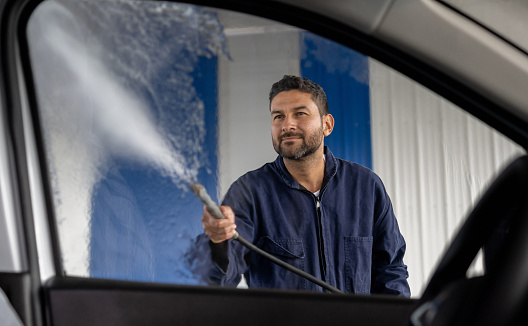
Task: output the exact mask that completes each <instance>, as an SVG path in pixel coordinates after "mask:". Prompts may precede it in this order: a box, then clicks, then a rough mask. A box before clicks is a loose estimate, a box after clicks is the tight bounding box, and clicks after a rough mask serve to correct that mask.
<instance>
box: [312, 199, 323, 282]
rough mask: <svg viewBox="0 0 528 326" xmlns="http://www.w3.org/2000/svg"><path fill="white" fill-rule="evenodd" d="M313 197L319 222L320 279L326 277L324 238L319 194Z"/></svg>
mask: <svg viewBox="0 0 528 326" xmlns="http://www.w3.org/2000/svg"><path fill="white" fill-rule="evenodd" d="M314 197H315V207H316V209H317V221H318V223H319V232H318V233H319V261H320V265H321V266H320V267H321V275H322V276H323V277H322V279H323V280H325V279H326V257H325V254H324V249H325V247H324V238H323V221H322V219H321V194H319V196H314Z"/></svg>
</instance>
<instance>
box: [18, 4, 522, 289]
mask: <svg viewBox="0 0 528 326" xmlns="http://www.w3.org/2000/svg"><path fill="white" fill-rule="evenodd" d="M27 36H28V41H29V47H30V54H31V64H32V69H33V73H34V82H35V89H36V92H37V100H38V111H39V118H40V123H41V126H42V130H43V135H42V136H43V140H44V145H45V153H46V158H45V159H46V160H47V166H48V168H49V176H50V178H51V180H50V181H51V182H50V184H51V188H52V189H51V191H52V194H53V205H54V211H55V215H56V221H57V224H58V230H59V240H60V247H61V248H60V249H61V254H62V261H63V265H64V269H65V272H66V274H67V275H73V276H83V277H96V278H111V279H127V280H138V281H151V282H168V283H180V284H202V283H201V281H200V277H199V276H197V275H195V274H193V273H192V272H191V270H192V266H190V265H189V264H190V263H189V260H188V259H187V254H188V252H189V250H190V249H191V247H192V246H193V240H194V239H195V238H196V236H197V235H198V234H200V233H202V232H203V231H202V225H201V221H200V217H201V215H202V204H201V202H200V201H199V200H198V199H197V198H196V197H195V196H194V195H193V193H192V192H191V191H190V190H189V183H191V182H199V183H201V184H202V185H203V186H204V187H205V188H206V189H207V192H208V193H209V195H210V196H211V197H212V198H213V200H215V201H220V200H221V199H222V198H223V196H224V194H225V192H226V191H227V189H228V188H229V186H230V184H231V183H232V182H233V181H235V180H236V179H237V178H238V177H239V176H241V175H243V174H244V173H246V172H247V171H250V170H254V169H256V168H259V167H260V166H262V165H263V164H265V163H266V162H271V161H273V160H275V158H276V155H277V154H276V153H275V151H274V150H273V147H272V144H271V136H270V121H271V119H270V113H269V100H268V93H269V90H270V87H271V85H272V83H274V82H276V81H278V80H279V79H280V78H282V76H283V75H286V74H292V75H301V76H304V77H307V78H310V79H311V80H313V81H315V82H317V83H319V84H320V85H321V86H322V87H323V88H324V89H325V91H326V94H327V97H328V102H329V107H330V112H331V113H332V115H333V116H334V117H335V119H336V126H335V129H334V131H333V133H332V135H331V136H329V137H328V138H327V139H325V145H328V146H329V148H330V149H331V150H332V152H333V153H334V155H335V156H337V157H340V158H343V159H346V160H350V161H354V162H357V163H360V164H362V165H364V166H366V167H368V168H370V169H372V170H374V172H376V173H377V174H378V175H379V176H380V177H381V179H382V180H383V182H384V184H385V187H386V188H387V192H388V193H389V195H390V197H391V199H392V202H393V207H394V211H395V214H396V217H397V219H398V223H399V225H400V229H401V232H402V234H403V235H404V237H405V239H406V241H407V253H406V256H405V263H406V264H407V265H408V271H409V275H410V277H409V283H410V285H411V291H412V294H413V296H418V295H419V294H420V293H421V291H422V290H423V286H424V284H425V282H426V281H427V280H428V278H429V277H430V273H431V271H432V270H433V268H434V267H435V264H436V262H437V259H438V258H439V257H440V255H441V253H442V251H443V250H444V248H445V245H446V244H447V243H448V241H449V240H450V238H451V237H452V235H453V233H454V232H455V231H456V229H457V227H458V226H459V225H460V222H461V221H462V220H463V218H464V217H465V215H466V214H467V212H468V210H469V209H470V207H471V206H472V205H473V203H474V200H475V199H476V198H478V195H479V194H480V193H481V191H482V190H483V189H485V188H486V185H487V184H488V183H489V182H490V181H491V180H492V178H493V176H495V175H496V173H497V172H498V171H499V170H500V168H501V167H502V166H503V165H504V164H505V162H508V161H509V160H511V159H512V157H513V156H515V155H516V154H517V153H519V152H520V149H519V148H518V147H517V146H516V145H514V144H513V143H512V142H510V141H509V140H507V139H506V138H504V137H503V136H501V135H500V134H498V133H496V132H494V131H493V130H492V129H490V128H488V127H486V126H485V125H483V124H482V123H481V122H479V121H478V120H476V119H474V118H472V117H471V116H470V115H468V114H467V113H465V112H464V111H462V110H460V109H459V108H457V107H455V106H454V105H452V104H451V103H449V102H448V101H446V100H444V99H442V98H440V97H439V96H437V95H436V94H434V93H432V92H430V91H428V90H427V89H425V88H423V87H421V86H420V85H418V84H416V83H415V82H413V81H411V80H409V79H408V78H406V77H404V76H402V75H401V74H399V73H397V72H395V71H393V70H392V69H390V68H388V67H386V66H384V65H383V64H381V63H379V62H377V61H375V60H374V59H372V58H369V57H367V56H365V55H363V54H361V53H358V52H356V51H354V50H352V49H349V48H346V47H343V46H341V45H339V44H336V43H334V42H332V41H329V40H327V39H324V38H322V37H319V36H317V35H315V34H312V33H309V32H306V31H303V30H300V29H298V28H295V27H293V26H288V25H284V24H281V23H277V22H274V21H270V20H266V19H262V18H258V17H255V16H250V15H245V14H240V13H236V12H232V11H226V10H218V9H211V8H206V7H200V6H194V5H188V4H178V3H165V2H148V1H141V2H133V1H127V2H118V1H66V0H50V1H46V2H44V3H42V4H41V5H40V6H39V7H38V8H37V9H36V10H35V12H34V13H33V15H32V17H31V19H30V22H29V25H28V30H27Z"/></svg>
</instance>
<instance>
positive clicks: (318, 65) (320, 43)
mask: <svg viewBox="0 0 528 326" xmlns="http://www.w3.org/2000/svg"><path fill="white" fill-rule="evenodd" d="M300 40H301V75H302V76H303V77H306V78H308V79H310V80H312V81H314V82H316V83H318V84H319V85H321V87H323V89H324V90H325V93H326V97H327V99H328V106H329V109H330V113H331V114H332V115H333V116H334V118H335V128H334V131H333V132H332V134H331V135H330V136H329V137H327V138H326V139H325V145H328V146H329V148H330V150H331V151H332V153H333V154H334V155H335V156H337V157H339V158H342V159H345V160H348V161H353V162H356V163H359V164H361V165H364V166H366V167H368V168H372V145H371V135H370V90H369V69H368V58H367V57H366V56H364V55H362V54H360V53H357V52H355V51H353V50H351V49H349V48H346V47H344V46H342V45H340V44H337V43H334V42H331V41H329V40H327V39H324V38H322V37H320V36H317V35H314V34H311V33H308V32H303V33H301V35H300Z"/></svg>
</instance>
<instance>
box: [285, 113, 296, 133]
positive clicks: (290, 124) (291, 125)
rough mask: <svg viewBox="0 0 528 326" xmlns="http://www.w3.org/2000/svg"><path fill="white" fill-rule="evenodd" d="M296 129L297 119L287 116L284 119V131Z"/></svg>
mask: <svg viewBox="0 0 528 326" xmlns="http://www.w3.org/2000/svg"><path fill="white" fill-rule="evenodd" d="M296 127H297V125H296V123H295V119H293V117H290V116H286V118H285V119H284V123H283V124H282V130H283V131H290V130H295V128H296Z"/></svg>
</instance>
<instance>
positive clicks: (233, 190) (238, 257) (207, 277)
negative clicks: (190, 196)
mask: <svg viewBox="0 0 528 326" xmlns="http://www.w3.org/2000/svg"><path fill="white" fill-rule="evenodd" d="M251 198H252V197H251V195H250V192H249V189H247V187H245V186H244V184H243V182H241V181H240V179H239V180H237V181H236V182H235V183H233V184H232V185H231V187H230V188H229V190H228V192H227V194H226V196H225V198H224V201H223V202H222V205H225V206H230V207H231V208H232V209H233V211H234V213H235V223H236V225H237V232H238V233H239V234H240V235H241V236H243V237H244V238H245V239H247V240H248V241H250V242H253V223H252V222H251V221H252V219H251V214H252V211H253V207H254V205H253V203H252V200H251ZM247 254H248V249H247V248H245V247H244V246H242V245H241V244H240V243H238V242H237V241H235V240H232V239H231V240H228V241H225V242H222V243H221V244H214V243H213V242H211V241H210V240H209V237H208V236H206V235H205V234H200V235H199V236H198V237H197V238H196V240H195V242H194V244H193V246H192V251H191V252H190V253H189V255H188V257H189V259H188V263H189V264H190V270H191V272H192V273H193V275H195V277H196V278H198V280H199V282H200V283H205V284H208V285H222V286H237V285H238V284H239V282H240V280H241V275H242V274H245V273H247V271H248V263H247Z"/></svg>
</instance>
